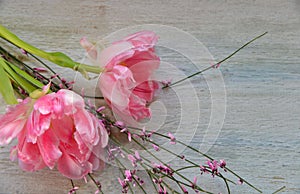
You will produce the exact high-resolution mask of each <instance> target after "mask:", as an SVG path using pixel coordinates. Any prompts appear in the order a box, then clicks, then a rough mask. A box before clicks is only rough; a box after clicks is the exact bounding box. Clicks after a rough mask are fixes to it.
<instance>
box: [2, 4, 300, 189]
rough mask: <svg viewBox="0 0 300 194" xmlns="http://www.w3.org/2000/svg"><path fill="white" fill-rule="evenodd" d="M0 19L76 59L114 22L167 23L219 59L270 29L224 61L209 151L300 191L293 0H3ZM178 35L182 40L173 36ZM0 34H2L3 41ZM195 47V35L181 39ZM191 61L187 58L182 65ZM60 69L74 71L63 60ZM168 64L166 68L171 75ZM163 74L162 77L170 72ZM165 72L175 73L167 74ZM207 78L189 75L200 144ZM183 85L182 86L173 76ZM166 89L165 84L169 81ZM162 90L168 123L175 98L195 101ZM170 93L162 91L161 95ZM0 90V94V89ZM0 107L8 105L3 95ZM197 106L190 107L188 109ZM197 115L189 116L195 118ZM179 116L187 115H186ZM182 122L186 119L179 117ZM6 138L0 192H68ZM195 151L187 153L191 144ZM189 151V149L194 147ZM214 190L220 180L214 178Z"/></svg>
mask: <svg viewBox="0 0 300 194" xmlns="http://www.w3.org/2000/svg"><path fill="white" fill-rule="evenodd" d="M0 7H1V8H0V22H1V24H2V25H4V26H6V27H7V28H9V29H10V30H11V31H13V32H14V33H15V34H17V35H19V36H20V37H21V38H23V39H24V40H26V41H27V42H29V43H31V44H33V45H35V46H37V47H39V48H41V49H45V50H48V51H62V52H65V53H67V54H68V55H70V56H71V57H72V58H74V59H75V60H78V61H79V60H81V59H82V57H83V56H84V51H83V49H82V48H81V47H80V45H79V40H80V38H81V37H82V36H86V37H88V38H89V39H91V40H98V39H101V38H103V37H105V36H106V35H108V34H110V33H112V32H115V31H116V30H119V29H122V28H125V27H128V26H133V25H141V24H150V23H151V24H162V25H167V26H173V27H176V28H178V29H181V30H184V31H185V32H187V33H190V34H191V35H192V36H194V37H196V38H197V39H198V40H199V41H201V42H202V43H203V44H204V45H205V46H206V47H207V48H208V49H209V51H210V52H211V53H212V55H213V56H214V57H215V58H216V59H222V58H223V57H225V56H226V55H228V54H230V53H231V52H232V51H234V50H235V49H236V48H238V47H239V46H240V45H242V44H243V43H244V42H246V41H247V40H249V39H251V38H252V37H254V36H256V35H258V34H260V33H263V32H265V31H268V32H269V33H268V35H267V36H265V37H264V38H262V39H260V40H259V41H257V42H255V43H254V44H253V45H250V46H249V47H248V48H246V49H245V50H243V51H242V52H240V53H239V54H238V55H236V56H235V57H234V58H232V59H231V60H230V61H228V62H226V63H225V64H223V65H222V66H221V73H222V77H223V79H224V82H225V88H226V115H225V120H224V124H223V126H222V130H221V131H218V132H219V133H218V134H217V135H218V138H217V140H216V141H214V142H213V145H212V147H211V149H210V150H209V151H208V154H210V155H212V156H214V157H216V158H219V159H222V158H225V159H226V160H227V162H228V164H229V166H231V167H232V169H234V170H236V171H237V172H238V173H239V174H240V175H242V176H243V177H244V178H245V179H247V180H249V181H250V182H251V183H253V184H254V185H256V186H258V187H259V188H261V189H262V190H263V191H264V192H265V193H271V192H272V191H275V190H276V189H278V188H279V187H281V186H286V189H285V190H284V193H300V186H299V182H300V160H299V154H300V152H299V150H300V140H299V139H300V121H299V115H300V64H299V56H300V36H299V34H300V2H299V1H298V0H290V1H284V0H264V1H263V0H251V1H239V0H232V1H225V0H220V1H209V0H201V1H196V0H194V1H159V0H154V1H138V0H132V1H126V2H125V1H124V2H119V1H117V0H116V1H96V0H87V1H79V0H73V1H71V0H66V1H58V0H53V1H46V0H24V1H17V0H2V1H0ZM178 42H179V44H181V43H182V44H183V45H184V43H183V42H180V40H178ZM0 43H1V44H2V43H3V42H0ZM187 49H189V50H190V52H191V53H193V49H197V48H196V47H195V48H194V47H193V45H191V46H190V47H188V46H187ZM158 51H159V54H160V56H161V57H162V59H163V60H164V61H166V62H168V63H171V64H174V65H175V66H177V67H178V68H179V69H180V68H181V67H182V68H183V69H182V72H184V73H187V74H189V73H191V72H193V71H194V70H195V69H194V68H189V67H192V64H189V60H186V59H184V58H183V57H182V56H177V55H176V54H174V52H172V51H170V50H167V49H164V48H158ZM189 65H190V66H189ZM61 72H62V74H64V75H66V77H68V76H69V77H70V76H72V72H71V71H68V70H61ZM173 73H174V72H168V76H169V77H171V75H173ZM208 74H209V75H210V76H211V77H208V78H207V77H206V78H207V79H213V76H214V75H213V72H210V73H208ZM169 77H168V78H169ZM171 78H172V77H171ZM206 78H205V77H203V76H199V77H198V78H194V79H193V80H191V84H192V86H193V88H194V89H195V92H196V96H197V97H198V103H199V104H200V113H201V114H200V119H199V121H198V122H199V123H197V124H198V128H197V130H196V132H195V135H194V137H193V139H192V141H191V145H193V146H199V144H200V142H202V141H203V136H204V133H203V132H204V131H205V130H203V129H206V128H207V127H208V124H209V119H210V114H211V112H212V104H211V101H210V99H211V96H210V91H209V87H208V85H207V84H206V81H207V80H206ZM178 87H179V88H181V89H183V90H184V86H182V85H181V86H178ZM171 92H172V91H171ZM162 95H166V97H167V99H168V100H165V101H163V102H164V103H165V106H166V107H167V108H168V110H169V111H171V110H174V112H168V116H169V117H168V119H169V123H168V125H167V126H168V127H177V126H178V116H173V117H172V115H173V114H174V113H176V111H180V110H179V109H180V107H177V105H176V104H178V103H179V101H182V103H183V104H185V105H187V106H191V107H190V108H192V107H193V106H194V104H193V103H194V102H195V101H194V99H191V98H190V97H189V96H187V97H186V98H178V96H177V97H176V92H175V94H172V93H171V94H162ZM168 95H169V96H168ZM1 100H2V99H1ZM1 105H2V106H1V109H0V111H1V112H4V110H5V106H4V103H3V100H2V101H1ZM194 115H195V113H193V112H191V113H190V118H192V119H193V117H194ZM194 121H195V120H192V122H194ZM183 122H184V121H183ZM185 122H187V121H185ZM186 125H188V122H187V123H186ZM9 147H10V146H6V147H1V148H0V193H1V194H2V193H3V194H6V193H20V194H21V193H22V194H34V193H49V194H50V193H67V191H68V189H70V183H69V181H68V180H67V179H65V178H64V177H62V176H60V175H59V174H58V173H57V172H56V171H51V170H48V169H45V170H41V171H39V172H35V173H28V172H23V171H21V170H20V169H19V168H18V166H17V164H16V163H13V162H11V161H9ZM190 155H191V157H193V155H192V154H190ZM194 157H195V156H194ZM118 176H120V175H119V174H118V171H117V169H116V168H114V167H108V169H106V170H105V171H104V172H103V173H101V174H100V175H98V176H97V177H98V178H99V179H100V180H101V182H102V184H103V185H105V186H104V187H105V188H104V189H105V190H106V191H107V193H119V191H112V189H113V188H116V187H119V185H118V184H117V183H116V182H115V180H116V177H118ZM76 183H77V184H78V185H80V187H81V188H80V191H79V192H78V193H93V192H94V191H95V187H94V186H93V185H92V183H90V182H89V183H88V184H87V185H85V184H84V183H83V182H82V181H78V182H76ZM216 185H217V186H214V188H212V189H215V190H221V191H222V192H224V193H225V191H223V190H222V188H223V185H222V184H221V183H219V182H217V184H216ZM232 190H233V193H245V192H247V193H254V191H253V190H251V189H247V188H246V186H233V187H232Z"/></svg>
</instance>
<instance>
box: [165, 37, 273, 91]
mask: <svg viewBox="0 0 300 194" xmlns="http://www.w3.org/2000/svg"><path fill="white" fill-rule="evenodd" d="M267 33H268V32H265V33H263V34H261V35H259V36H257V37H255V38H253V39H252V40H250V41H248V42H247V43H246V44H244V45H243V46H241V47H240V48H238V49H237V50H236V51H234V52H233V53H231V54H230V55H228V56H227V57H225V58H224V59H222V60H221V61H219V62H217V63H216V64H214V65H211V66H209V67H207V68H205V69H203V70H201V71H198V72H196V73H193V74H192V75H189V76H187V77H185V78H183V79H181V80H178V81H176V82H174V83H172V84H170V85H167V86H164V87H163V88H162V89H164V88H167V87H171V86H173V85H175V84H178V83H180V82H183V81H185V80H187V79H189V78H191V77H194V76H196V75H198V74H201V73H203V72H205V71H207V70H209V69H211V68H215V67H217V66H218V65H220V64H221V63H223V62H225V61H227V60H228V59H229V58H231V57H232V56H233V55H235V54H236V53H238V52H239V51H240V50H242V49H243V48H245V47H246V46H248V45H249V44H251V43H252V42H254V41H255V40H257V39H259V38H261V37H262V36H264V35H266V34H267Z"/></svg>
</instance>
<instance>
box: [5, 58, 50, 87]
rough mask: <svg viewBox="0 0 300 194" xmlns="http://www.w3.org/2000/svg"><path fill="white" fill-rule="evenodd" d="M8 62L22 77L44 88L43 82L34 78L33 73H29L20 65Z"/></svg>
mask: <svg viewBox="0 0 300 194" xmlns="http://www.w3.org/2000/svg"><path fill="white" fill-rule="evenodd" d="M7 64H8V65H9V66H10V67H11V68H12V69H13V70H14V71H15V72H16V73H17V74H18V75H20V76H21V77H22V78H24V79H26V80H27V81H28V82H30V83H31V84H33V85H34V86H36V87H38V88H42V87H43V86H44V84H43V83H41V82H40V81H38V80H36V79H34V78H33V77H32V76H31V75H29V74H28V73H26V72H25V71H23V70H21V69H20V68H19V67H17V66H15V65H13V64H11V63H9V62H7Z"/></svg>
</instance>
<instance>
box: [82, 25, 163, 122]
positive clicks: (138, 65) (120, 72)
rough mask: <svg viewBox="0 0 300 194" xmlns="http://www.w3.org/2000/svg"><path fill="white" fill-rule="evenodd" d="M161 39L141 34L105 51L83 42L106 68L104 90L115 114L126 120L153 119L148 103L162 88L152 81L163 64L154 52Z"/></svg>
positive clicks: (102, 80) (116, 43)
mask: <svg viewBox="0 0 300 194" xmlns="http://www.w3.org/2000/svg"><path fill="white" fill-rule="evenodd" d="M157 39H158V37H157V35H156V34H155V33H154V32H150V31H141V32H138V33H135V34H132V35H130V36H128V37H126V38H124V39H122V40H120V41H117V42H114V43H113V44H112V45H111V46H109V47H107V48H105V49H104V50H103V51H102V52H99V51H98V50H97V49H96V47H95V46H94V45H93V44H91V43H90V42H88V40H87V39H86V38H82V39H81V41H80V43H81V45H82V46H83V47H84V48H85V49H86V50H87V52H88V54H89V56H90V58H92V60H94V61H95V62H96V63H97V65H100V66H101V67H103V68H104V69H105V70H104V72H103V73H101V75H100V78H99V87H100V90H101V92H102V94H103V97H104V98H105V100H106V101H107V103H108V105H109V106H110V107H111V108H112V110H113V112H114V113H116V114H117V115H118V116H120V117H121V118H122V119H123V120H124V121H127V120H128V119H129V118H131V117H132V118H134V119H135V120H141V119H144V118H149V117H150V116H151V112H150V109H149V108H148V107H147V104H148V103H149V102H151V101H152V100H153V96H154V94H155V92H156V90H157V89H158V88H159V82H157V81H152V80H151V75H152V74H153V72H154V71H155V70H156V69H157V68H158V67H159V64H160V59H159V57H158V56H157V55H156V54H155V51H154V45H155V44H156V42H157Z"/></svg>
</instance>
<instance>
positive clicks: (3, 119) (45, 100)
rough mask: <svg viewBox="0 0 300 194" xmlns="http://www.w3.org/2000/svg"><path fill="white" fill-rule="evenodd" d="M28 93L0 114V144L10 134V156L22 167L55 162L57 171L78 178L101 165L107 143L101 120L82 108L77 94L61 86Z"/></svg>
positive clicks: (7, 138)
mask: <svg viewBox="0 0 300 194" xmlns="http://www.w3.org/2000/svg"><path fill="white" fill-rule="evenodd" d="M43 92H44V94H43V95H41V97H39V98H37V99H32V98H30V97H28V98H26V99H25V100H23V101H20V102H19V104H17V105H14V106H10V107H9V108H8V109H7V112H6V114H4V115H0V145H5V144H8V143H10V142H11V141H12V140H13V139H14V138H17V139H18V144H17V145H16V146H14V147H13V148H12V150H11V159H12V160H16V159H17V160H18V162H19V166H20V167H21V168H22V169H23V170H26V171H36V170H39V169H42V168H44V167H46V166H48V167H49V168H50V169H53V168H54V167H55V166H56V167H57V169H58V170H59V172H60V173H61V174H63V175H64V176H66V177H68V178H71V179H79V178H82V177H84V176H85V175H86V174H87V173H90V172H92V171H93V170H96V169H99V168H101V167H103V165H104V163H103V161H101V160H100V159H99V158H100V157H101V154H102V153H103V148H104V147H105V146H106V145H107V142H108V135H107V132H106V129H105V128H104V126H103V124H102V123H101V122H100V121H99V120H98V119H97V118H96V117H95V116H94V115H92V114H91V113H89V112H87V111H86V110H85V108H84V107H85V104H84V101H83V99H82V98H81V96H79V95H77V94H76V93H74V92H72V91H70V90H65V89H61V90H59V91H58V92H57V93H50V94H46V92H45V91H43Z"/></svg>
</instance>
